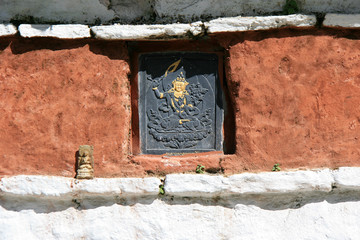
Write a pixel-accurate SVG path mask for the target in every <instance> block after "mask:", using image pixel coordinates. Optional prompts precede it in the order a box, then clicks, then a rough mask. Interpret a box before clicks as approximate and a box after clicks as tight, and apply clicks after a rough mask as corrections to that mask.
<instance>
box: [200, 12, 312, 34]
mask: <svg viewBox="0 0 360 240" xmlns="http://www.w3.org/2000/svg"><path fill="white" fill-rule="evenodd" d="M315 24H316V17H315V16H314V15H301V14H293V15H287V16H267V17H229V18H218V19H214V20H211V21H209V22H206V23H205V27H206V28H207V32H208V33H218V32H239V31H250V30H267V29H273V28H281V27H312V26H315Z"/></svg>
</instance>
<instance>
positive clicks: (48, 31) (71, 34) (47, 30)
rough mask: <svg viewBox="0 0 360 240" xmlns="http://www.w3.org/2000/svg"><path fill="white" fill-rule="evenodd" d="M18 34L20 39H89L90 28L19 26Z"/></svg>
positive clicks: (40, 25) (76, 26)
mask: <svg viewBox="0 0 360 240" xmlns="http://www.w3.org/2000/svg"><path fill="white" fill-rule="evenodd" d="M19 32H20V35H21V36H22V37H28V38H29V37H55V38H63V39H76V38H89V37H91V35H90V28H89V27H88V26H86V25H81V24H59V25H47V24H21V25H20V26H19Z"/></svg>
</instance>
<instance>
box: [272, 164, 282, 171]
mask: <svg viewBox="0 0 360 240" xmlns="http://www.w3.org/2000/svg"><path fill="white" fill-rule="evenodd" d="M279 166H280V164H279V163H276V164H275V165H274V166H273V168H272V169H271V171H273V172H279V171H280V170H281V168H280V167H279Z"/></svg>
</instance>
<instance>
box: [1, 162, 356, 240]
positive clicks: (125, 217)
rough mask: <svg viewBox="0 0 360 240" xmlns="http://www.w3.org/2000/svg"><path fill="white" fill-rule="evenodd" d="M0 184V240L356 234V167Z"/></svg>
mask: <svg viewBox="0 0 360 240" xmlns="http://www.w3.org/2000/svg"><path fill="white" fill-rule="evenodd" d="M160 183H161V182H160V179H158V178H145V179H136V178H126V179H94V180H82V181H79V180H75V179H70V178H63V177H48V176H15V177H5V178H2V179H1V181H0V239H11V240H13V239H101V240H103V239H131V240H133V239H339V240H340V239H341V240H343V239H359V238H360V225H359V222H360V168H340V169H339V170H336V171H331V170H328V169H325V170H321V171H294V172H274V173H273V172H270V173H258V174H254V173H245V174H239V175H233V176H230V177H223V176H210V175H195V174H171V175H168V176H167V177H166V181H165V190H166V192H167V193H166V195H164V196H163V195H161V196H160V195H158V191H159V184H160Z"/></svg>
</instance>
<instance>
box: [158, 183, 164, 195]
mask: <svg viewBox="0 0 360 240" xmlns="http://www.w3.org/2000/svg"><path fill="white" fill-rule="evenodd" d="M160 181H161V184H160V185H159V194H160V195H164V194H165V179H160Z"/></svg>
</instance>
